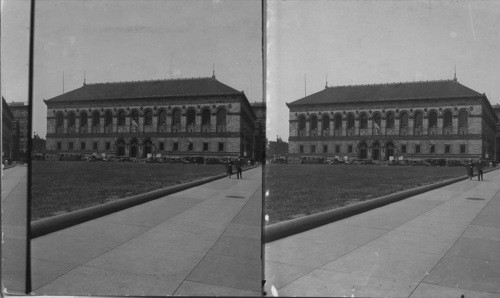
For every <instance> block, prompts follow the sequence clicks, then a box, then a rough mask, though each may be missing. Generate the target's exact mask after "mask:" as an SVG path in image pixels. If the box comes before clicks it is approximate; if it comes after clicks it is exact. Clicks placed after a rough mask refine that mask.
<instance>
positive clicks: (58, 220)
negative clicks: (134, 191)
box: [30, 166, 258, 239]
mask: <svg viewBox="0 0 500 298" xmlns="http://www.w3.org/2000/svg"><path fill="white" fill-rule="evenodd" d="M257 167H258V166H250V167H247V168H245V169H243V171H244V172H245V171H248V170H251V169H254V168H257ZM226 177H227V175H226V174H219V175H217V176H212V177H208V178H203V179H200V180H197V181H192V182H187V183H184V184H180V185H175V186H170V187H166V188H162V189H157V190H153V191H150V192H147V193H143V194H138V195H135V196H131V197H128V198H124V199H120V200H116V201H112V202H109V203H106V204H102V205H98V206H93V207H88V208H85V209H80V210H77V211H73V212H69V213H64V214H60V215H56V216H52V217H47V218H43V219H39V220H36V221H32V222H31V224H30V226H31V228H30V230H31V237H30V239H34V238H37V237H40V236H44V235H47V234H50V233H53V232H56V231H59V230H62V229H66V228H69V227H71V226H74V225H77V224H80V223H83V222H86V221H89V220H92V219H96V218H98V217H101V216H104V215H108V214H111V213H114V212H117V211H121V210H124V209H127V208H130V207H134V206H137V205H140V204H143V203H146V202H149V201H152V200H155V199H159V198H161V197H164V196H168V195H171V194H173V193H176V192H180V191H182V190H186V189H188V188H192V187H195V186H200V185H202V184H206V183H208V182H212V181H215V180H219V179H222V178H226Z"/></svg>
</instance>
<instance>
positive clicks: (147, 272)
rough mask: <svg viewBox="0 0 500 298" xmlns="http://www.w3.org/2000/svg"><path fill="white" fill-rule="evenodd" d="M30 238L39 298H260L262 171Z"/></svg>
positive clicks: (195, 188) (189, 190)
mask: <svg viewBox="0 0 500 298" xmlns="http://www.w3.org/2000/svg"><path fill="white" fill-rule="evenodd" d="M243 177H244V179H242V180H237V179H236V178H235V177H234V176H233V178H232V179H227V178H224V179H220V180H217V181H214V182H210V183H207V184H204V185H202V186H198V187H194V188H191V189H188V190H185V191H182V192H178V193H175V194H173V195H170V196H166V197H163V198H161V199H158V200H154V201H151V202H148V203H145V204H142V205H138V206H136V207H132V208H129V209H126V210H123V211H120V212H117V213H113V214H110V215H107V216H104V217H101V218H98V219H95V220H92V221H88V222H85V223H83V224H79V225H76V226H73V227H71V228H67V229H65V230H61V231H58V232H55V233H52V234H49V235H46V236H43V237H40V238H36V239H34V240H32V247H31V250H32V265H31V266H32V272H33V274H32V283H33V284H32V288H33V293H34V294H36V295H42V294H49V295H50V294H64V295H113V296H125V295H131V296H139V295H147V296H166V295H190V296H194V295H226V296H239V295H245V296H260V295H261V280H262V261H261V211H262V193H261V190H262V186H261V185H262V168H261V167H258V168H255V169H251V170H249V171H246V172H244V173H243Z"/></svg>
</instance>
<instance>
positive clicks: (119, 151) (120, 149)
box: [116, 139, 125, 156]
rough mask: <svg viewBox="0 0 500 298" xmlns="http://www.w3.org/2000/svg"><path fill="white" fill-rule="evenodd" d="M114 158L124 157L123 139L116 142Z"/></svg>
mask: <svg viewBox="0 0 500 298" xmlns="http://www.w3.org/2000/svg"><path fill="white" fill-rule="evenodd" d="M116 156H125V141H124V140H123V139H119V140H118V141H116Z"/></svg>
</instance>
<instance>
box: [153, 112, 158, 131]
mask: <svg viewBox="0 0 500 298" xmlns="http://www.w3.org/2000/svg"><path fill="white" fill-rule="evenodd" d="M152 125H153V127H152V132H158V115H156V116H155V115H153V124H152Z"/></svg>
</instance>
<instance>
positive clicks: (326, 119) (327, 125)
mask: <svg viewBox="0 0 500 298" xmlns="http://www.w3.org/2000/svg"><path fill="white" fill-rule="evenodd" d="M321 129H323V130H325V129H330V117H329V116H328V115H323V119H321Z"/></svg>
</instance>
